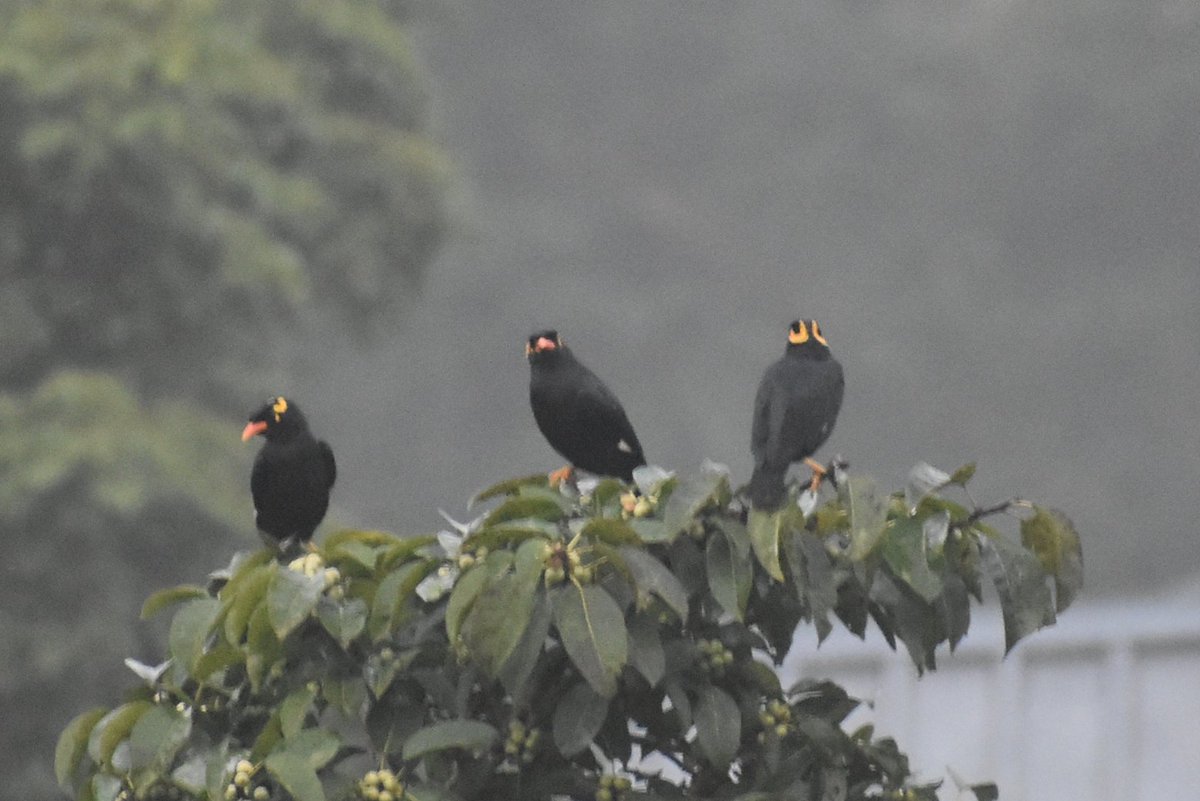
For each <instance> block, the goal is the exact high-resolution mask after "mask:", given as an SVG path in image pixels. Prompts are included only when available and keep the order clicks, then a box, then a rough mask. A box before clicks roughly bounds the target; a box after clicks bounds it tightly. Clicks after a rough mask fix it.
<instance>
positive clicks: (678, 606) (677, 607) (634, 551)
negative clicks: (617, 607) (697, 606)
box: [618, 545, 688, 620]
mask: <svg viewBox="0 0 1200 801" xmlns="http://www.w3.org/2000/svg"><path fill="white" fill-rule="evenodd" d="M618 553H620V554H621V558H622V559H624V560H625V564H626V565H628V567H629V571H630V572H631V573H632V574H633V579H634V582H635V583H636V584H637V593H638V598H639V599H640V600H641V601H642V602H645V601H648V600H649V594H650V593H653V594H654V595H657V596H658V597H659V598H661V599H662V600H663V602H664V603H665V604H666V605H667V606H669V607H671V609H673V610H674V611H675V614H677V615H679V617H680V618H681V619H683V620H687V614H688V594H687V590H685V589H684V588H683V585H682V584H681V583H680V582H679V579H678V578H676V577H675V574H674V573H672V572H671V571H670V570H668V569H667V566H666V565H664V564H663V563H662V562H660V561H658V559H656V558H654V557H653V556H651V555H650V554H649V553H647V552H646V551H644V550H642V549H641V548H635V547H632V546H628V545H626V546H623V547H622V548H620V549H619V550H618Z"/></svg>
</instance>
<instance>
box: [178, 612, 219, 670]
mask: <svg viewBox="0 0 1200 801" xmlns="http://www.w3.org/2000/svg"><path fill="white" fill-rule="evenodd" d="M220 611H221V602H220V601H218V600H217V599H216V598H197V599H196V600H194V601H188V602H187V603H186V604H184V605H183V606H182V607H180V609H179V611H178V612H176V613H175V617H174V618H173V619H172V620H171V631H170V633H169V635H168V637H167V646H168V650H169V652H170V654H171V657H172V658H173V659H174V660H175V662H176V663H177V664H179V665H182V666H183V667H184V668H185V669H186V670H187V671H188V673H189V674H191V673H192V671H193V670H194V669H195V667H196V663H197V662H199V661H200V657H201V656H203V654H204V644H205V642H206V641H207V640H208V635H209V633H210V632H211V631H212V628H213V624H214V623H215V622H216V619H217V614H218V613H219V612H220Z"/></svg>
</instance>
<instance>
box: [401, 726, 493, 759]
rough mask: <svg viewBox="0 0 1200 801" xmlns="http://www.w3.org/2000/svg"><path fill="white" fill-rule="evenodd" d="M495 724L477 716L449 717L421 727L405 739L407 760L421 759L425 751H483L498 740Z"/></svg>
mask: <svg viewBox="0 0 1200 801" xmlns="http://www.w3.org/2000/svg"><path fill="white" fill-rule="evenodd" d="M499 739H500V734H499V732H497V731H496V730H495V729H494V728H492V727H491V726H489V725H488V724H486V723H483V722H481V721H478V720H447V721H442V722H440V723H432V724H430V725H428V726H425V727H424V728H421V729H418V730H417V731H415V732H413V734H412V735H411V736H410V737H409V738H408V740H407V741H406V742H405V743H404V752H403V754H404V760H405V761H408V760H413V759H419V758H420V757H423V756H425V755H426V754H432V753H436V752H437V751H446V750H449V749H452V748H455V749H460V750H462V751H466V752H467V753H469V754H482V753H484V752H486V751H488V750H489V749H490V748H491V747H492V746H493V745H494V744H495V743H496V742H497V741H498V740H499Z"/></svg>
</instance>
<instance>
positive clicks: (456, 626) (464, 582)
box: [446, 565, 490, 643]
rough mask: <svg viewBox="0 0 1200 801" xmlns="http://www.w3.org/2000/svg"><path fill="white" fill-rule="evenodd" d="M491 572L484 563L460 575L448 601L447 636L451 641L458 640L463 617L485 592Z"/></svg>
mask: <svg viewBox="0 0 1200 801" xmlns="http://www.w3.org/2000/svg"><path fill="white" fill-rule="evenodd" d="M489 575H490V573H489V572H488V569H487V567H485V566H484V565H476V566H475V567H473V568H472V569H470V570H468V571H467V572H465V573H463V574H461V575H460V576H459V577H458V581H456V582H455V583H454V589H453V590H451V591H450V600H449V601H448V602H447V603H446V636H447V637H448V638H449V640H450V642H451V643H455V642H458V636H459V633H460V632H461V631H462V623H463V619H464V618H466V616H467V612H469V611H471V605H472V604H474V603H475V599H477V598H478V597H479V593H481V592H483V586H484V584H486V583H487V580H488V577H489Z"/></svg>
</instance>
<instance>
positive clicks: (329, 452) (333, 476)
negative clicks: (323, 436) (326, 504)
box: [317, 440, 337, 488]
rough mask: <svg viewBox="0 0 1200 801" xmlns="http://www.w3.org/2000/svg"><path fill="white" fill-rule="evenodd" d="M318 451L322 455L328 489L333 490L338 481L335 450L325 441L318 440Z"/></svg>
mask: <svg viewBox="0 0 1200 801" xmlns="http://www.w3.org/2000/svg"><path fill="white" fill-rule="evenodd" d="M317 450H318V451H319V452H320V454H321V463H322V464H323V465H324V466H325V475H326V483H325V486H326V488H332V487H333V483H334V482H335V481H337V461H336V460H334V458H333V448H330V447H329V443H328V442H326V441H325V440H318V442H317Z"/></svg>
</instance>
